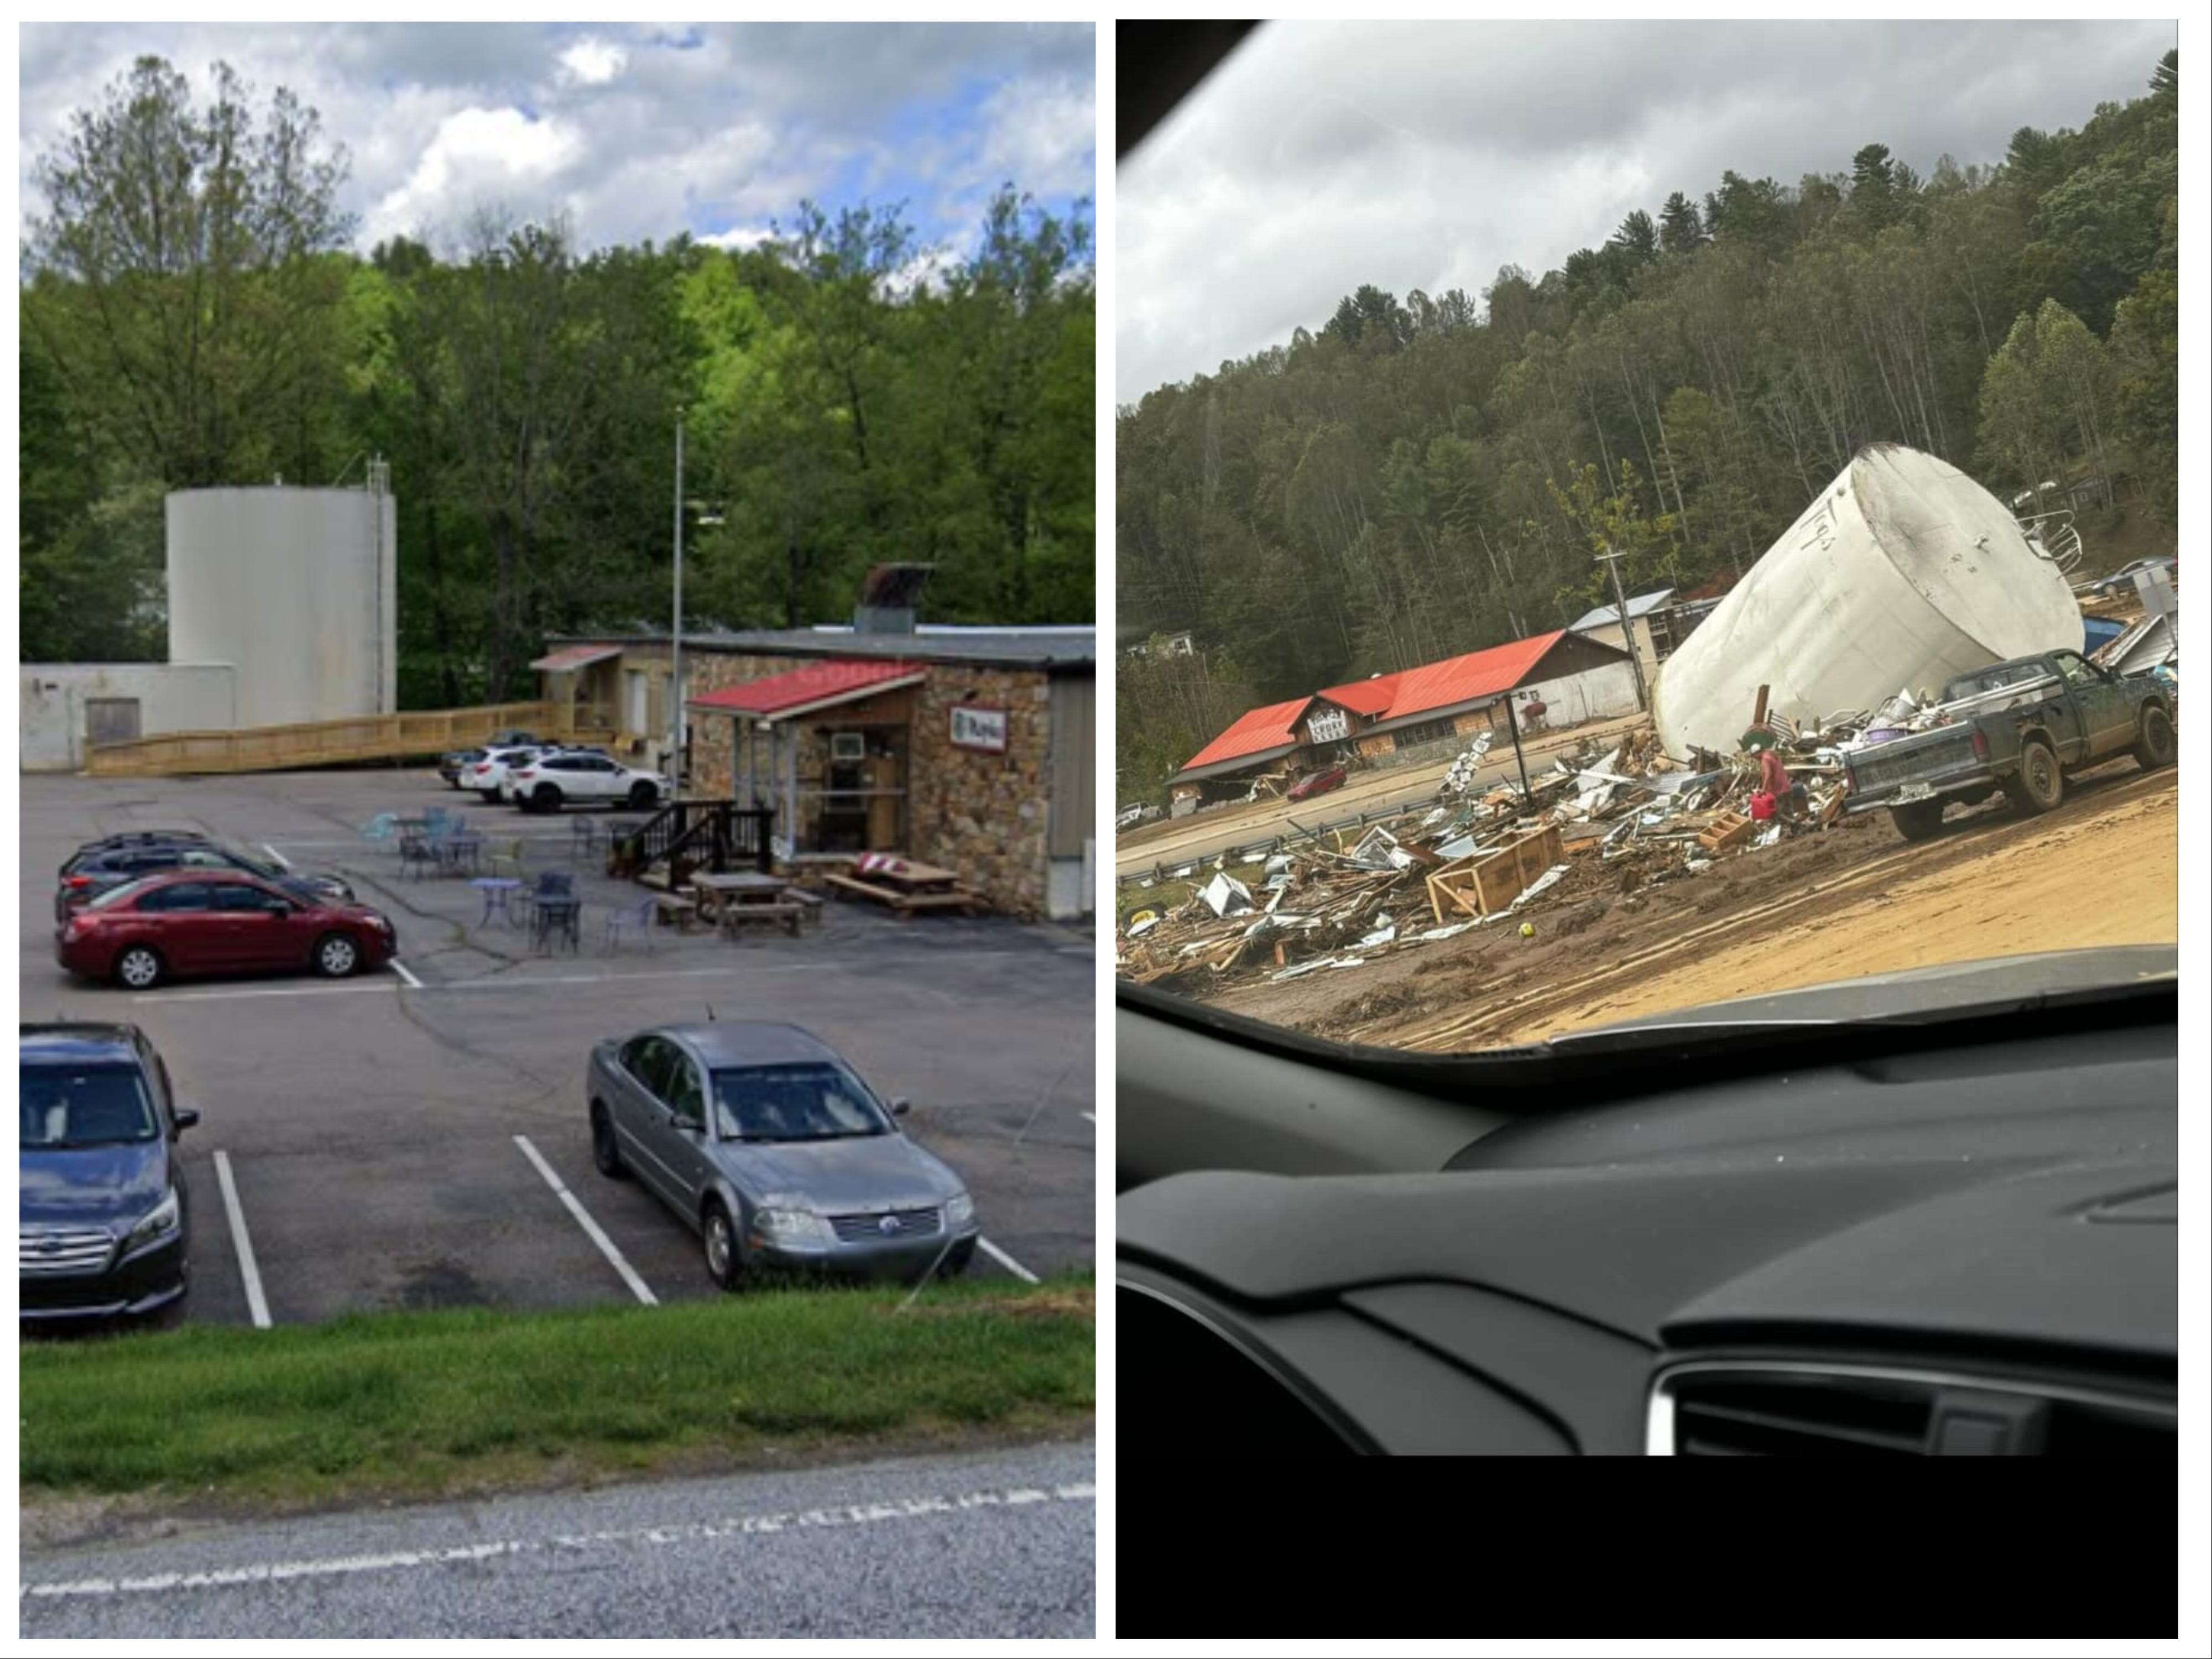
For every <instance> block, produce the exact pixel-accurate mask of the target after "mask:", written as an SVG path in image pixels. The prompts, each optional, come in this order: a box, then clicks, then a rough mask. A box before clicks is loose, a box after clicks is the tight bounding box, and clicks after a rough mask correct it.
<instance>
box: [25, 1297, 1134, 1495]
mask: <svg viewBox="0 0 2212 1659" xmlns="http://www.w3.org/2000/svg"><path fill="white" fill-rule="evenodd" d="M905 1295H906V1292H905V1291H904V1290H902V1289H899V1288H896V1287H883V1288H861V1289H852V1290H785V1291H763V1292H759V1293H755V1294H750V1295H744V1296H737V1297H720V1298H716V1299H714V1300H709V1301H700V1302H684V1303H678V1304H673V1305H670V1306H665V1307H659V1308H639V1307H626V1306H624V1307H613V1306H610V1307H602V1308H589V1309H578V1310H563V1311H560V1312H552V1313H513V1312H501V1311H492V1310H447V1311H441V1312H434V1313H414V1314H379V1315H370V1316H353V1317H349V1318H344V1319H340V1320H336V1321H333V1322H330V1323H328V1324H324V1325H315V1326H301V1327H295V1328H282V1327H280V1328H277V1329H275V1330H265V1331H256V1330H251V1329H245V1328H236V1327H228V1326H185V1327H183V1328H179V1329H176V1330H172V1331H161V1332H154V1333H148V1334H133V1335H126V1336H119V1337H115V1338H112V1339H107V1340H75V1341H61V1342H51V1341H38V1342H25V1343H22V1344H21V1346H20V1366H19V1372H20V1376H21V1419H22V1420H21V1436H20V1444H21V1489H22V1493H23V1496H24V1497H25V1498H35V1497H37V1496H40V1495H41V1494H46V1495H54V1496H60V1495H76V1494H88V1493H118V1492H131V1493H139V1494H146V1495H151V1496H155V1497H169V1498H182V1497H187V1496H189V1497H192V1498H205V1497H209V1496H214V1497H216V1498H224V1497H240V1498H245V1497H274V1498H305V1499H310V1500H317V1499H324V1498H337V1497H340V1496H345V1495H355V1494H358V1495H371V1494H374V1495H378V1496H396V1495H433V1494H435V1493H438V1492H447V1491H451V1490H454V1489H456V1488H459V1487H466V1486H474V1485H479V1484H483V1483H485V1482H489V1484H492V1485H504V1484H509V1483H510V1482H511V1481H513V1480H525V1481H526V1480H529V1479H530V1477H531V1473H532V1469H533V1468H536V1469H537V1470H538V1471H539V1472H540V1473H541V1476H542V1472H543V1471H544V1470H545V1469H547V1468H549V1467H551V1468H559V1469H561V1470H562V1471H564V1472H567V1473H569V1474H590V1473H593V1472H624V1471H643V1470H649V1469H652V1468H655V1467H656V1466H662V1465H665V1464H668V1463H670V1462H677V1461H680V1460H681V1459H682V1458H684V1456H686V1455H701V1454H704V1455H709V1456H711V1457H712V1458H713V1460H714V1461H715V1462H718V1463H720V1462H746V1461H749V1460H750V1458H752V1457H754V1456H757V1455H761V1454H763V1453H765V1452H769V1451H771V1450H773V1451H776V1452H792V1451H803V1450H804V1449H805V1448H806V1447H807V1446H808V1445H809V1444H811V1443H837V1444H840V1445H846V1444H851V1443H856V1442H857V1443H866V1441H869V1440H872V1439H884V1440H894V1439H902V1440H913V1439H915V1438H921V1437H928V1436H931V1435H933V1434H941V1433H945V1432H948V1431H951V1432H957V1431H975V1430H993V1429H996V1430H1024V1429H1036V1430H1039V1431H1050V1430H1054V1429H1059V1428H1068V1427H1075V1426H1079V1425H1083V1424H1085V1423H1086V1422H1087V1421H1088V1419H1089V1417H1090V1414H1091V1406H1092V1399H1093V1394H1092V1384H1093V1376H1094V1371H1093V1352H1092V1349H1093V1336H1094V1333H1093V1318H1092V1307H1093V1298H1092V1285H1091V1280H1090V1279H1088V1278H1083V1279H1058V1280H1048V1281H1047V1282H1046V1283H1045V1284H1043V1285H1035V1286H1030V1285H1012V1286H1009V1285H1004V1284H1000V1283H995V1282H992V1283H986V1282H961V1283H957V1284H953V1285H936V1286H932V1287H931V1288H930V1289H929V1290H928V1291H925V1292H924V1293H923V1295H922V1296H921V1298H920V1299H919V1300H918V1301H917V1302H915V1304H914V1305H913V1306H912V1307H911V1308H909V1309H908V1310H905V1311H904V1312H901V1311H899V1304H900V1303H901V1301H902V1299H903V1298H904V1297H905Z"/></svg>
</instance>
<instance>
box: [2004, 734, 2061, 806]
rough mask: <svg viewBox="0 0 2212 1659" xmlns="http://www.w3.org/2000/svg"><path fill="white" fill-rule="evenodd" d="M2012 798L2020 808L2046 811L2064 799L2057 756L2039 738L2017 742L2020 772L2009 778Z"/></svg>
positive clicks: (2048, 745)
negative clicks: (2011, 779) (2011, 785)
mask: <svg viewBox="0 0 2212 1659" xmlns="http://www.w3.org/2000/svg"><path fill="white" fill-rule="evenodd" d="M2011 794H2012V798H2013V800H2014V801H2015V803H2016V804H2017V805H2019V807H2020V809H2021V811H2023V812H2048V811H2050V810H2051V808H2052V807H2054V806H2056V805H2058V803H2059V802H2060V801H2061V800H2063V799H2065V795H2066V778H2065V775H2064V774H2063V773H2062V772H2060V771H2059V769H2058V757H2057V756H2056V755H2054V754H2052V753H2051V745H2050V744H2047V743H2045V742H2044V741H2043V739H2042V738H2029V739H2028V740H2027V742H2025V743H2023V744H2021V746H2020V774H2019V775H2018V776H2017V777H2015V779H2014V780H2013V787H2012V790H2011Z"/></svg>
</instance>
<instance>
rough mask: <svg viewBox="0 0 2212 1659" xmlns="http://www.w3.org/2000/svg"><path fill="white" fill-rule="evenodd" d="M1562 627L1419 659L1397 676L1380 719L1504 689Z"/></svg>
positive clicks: (1536, 660)
mask: <svg viewBox="0 0 2212 1659" xmlns="http://www.w3.org/2000/svg"><path fill="white" fill-rule="evenodd" d="M1565 633H1566V629H1563V628H1561V629H1553V631H1552V632H1550V633H1548V634H1539V635H1536V636H1535V638H1534V639H1529V640H1514V641H1510V642H1509V643H1507V644H1504V645H1493V646H1492V647H1490V649H1488V650H1487V651H1470V652H1468V653H1467V654H1466V655H1465V656H1463V657H1446V658H1445V659H1443V661H1442V662H1431V663H1424V664H1423V665H1421V666H1420V667H1419V668H1408V669H1407V670H1405V671H1403V672H1402V673H1401V674H1400V675H1399V676H1398V693H1397V696H1395V697H1393V698H1392V699H1391V700H1390V707H1389V709H1388V710H1387V711H1386V712H1385V713H1384V714H1383V719H1384V720H1402V719H1404V718H1405V717H1406V716H1407V715H1408V714H1425V713H1426V712H1427V711H1428V710H1430V709H1431V708H1451V707H1453V706H1454V705H1455V704H1457V703H1462V702H1473V701H1474V699H1475V698H1477V697H1487V696H1496V695H1497V694H1498V692H1500V691H1509V690H1512V689H1513V687H1515V686H1516V685H1518V684H1521V682H1522V680H1523V679H1525V678H1528V671H1529V670H1530V669H1532V668H1534V666H1535V665H1537V664H1538V663H1539V662H1541V660H1542V659H1543V656H1544V653H1546V652H1547V651H1549V650H1550V649H1551V648H1552V647H1553V646H1555V645H1557V644H1558V643H1559V641H1560V639H1561V638H1562V637H1564V636H1565Z"/></svg>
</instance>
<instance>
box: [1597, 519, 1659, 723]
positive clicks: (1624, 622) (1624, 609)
mask: <svg viewBox="0 0 2212 1659" xmlns="http://www.w3.org/2000/svg"><path fill="white" fill-rule="evenodd" d="M1624 557H1625V555H1623V554H1620V553H1616V552H1614V551H1613V548H1612V545H1611V544H1607V547H1606V550H1605V551H1604V552H1602V553H1601V554H1599V555H1598V556H1597V562H1599V563H1600V564H1601V565H1603V566H1604V567H1605V568H1607V570H1608V571H1610V572H1611V573H1612V574H1613V605H1614V607H1615V609H1614V611H1613V614H1614V615H1615V616H1616V617H1620V641H1621V643H1622V644H1623V645H1625V646H1626V647H1628V666H1629V669H1630V671H1632V672H1633V673H1634V674H1635V676H1636V706H1637V708H1639V709H1648V708H1650V707H1651V698H1650V694H1649V693H1648V692H1646V691H1645V690H1644V658H1643V656H1642V654H1641V653H1638V650H1637V649H1636V625H1635V624H1634V623H1632V622H1630V621H1629V620H1628V600H1627V599H1626V598H1625V597H1624V596H1623V595H1622V593H1621V591H1620V561H1621V560H1622V558H1624Z"/></svg>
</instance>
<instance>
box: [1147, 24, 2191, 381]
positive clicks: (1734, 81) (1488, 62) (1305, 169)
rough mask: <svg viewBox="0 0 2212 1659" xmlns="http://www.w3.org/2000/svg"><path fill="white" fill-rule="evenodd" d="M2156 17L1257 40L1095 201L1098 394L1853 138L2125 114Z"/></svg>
mask: <svg viewBox="0 0 2212 1659" xmlns="http://www.w3.org/2000/svg"><path fill="white" fill-rule="evenodd" d="M2175 44H2176V41H2175V31H2174V27H2173V25H2172V24H2171V23H2170V22H2169V23H2156V22H2153V23H2136V22H2125V23H2056V22H2046V23H1942V24H1913V23H1874V24H1836V23H1808V24H1786V23H1784V24H1757V23H1743V22H1724V23H1680V24H1666V23H1626V24H1624V23H1587V24H1583V23H1564V24H1506V23H1476V24H1443V23H1406V24H1392V23H1375V22H1360V23H1341V24H1340V23H1277V24H1271V25H1267V26H1266V27H1262V28H1261V29H1260V30H1259V31H1258V32H1257V33H1255V35H1254V36H1252V37H1251V38H1250V39H1249V40H1247V41H1246V43H1245V45H1244V46H1243V48H1241V49H1240V50H1239V51H1238V52H1237V53H1236V55H1235V56H1233V57H1232V58H1230V59H1229V61H1228V62H1226V63H1225V64H1223V65H1222V66H1221V68H1220V69H1218V70H1217V71H1216V72H1215V73H1214V75H1213V76H1212V78H1211V79H1209V80H1208V81H1206V82H1204V83H1203V84H1202V85H1201V86H1200V88H1199V89H1198V91H1197V92H1196V93H1195V94H1193V95H1192V96H1191V97H1190V98H1189V99H1188V100H1186V101H1185V103H1184V104H1183V106H1182V108H1181V109H1179V110H1177V111H1176V113H1175V114H1174V116H1172V117H1171V118H1170V119H1169V120H1168V121H1167V122H1164V123H1163V124H1162V125H1161V126H1160V127H1158V129H1157V130H1156V131H1154V132H1153V134H1152V137H1150V138H1149V139H1148V140H1147V141H1146V143H1145V145H1144V146H1143V148H1142V149H1139V151H1138V153H1137V154H1136V155H1133V157H1131V158H1130V159H1129V160H1128V161H1126V162H1125V163H1124V164H1123V165H1122V167H1121V172H1120V176H1119V179H1117V181H1116V186H1115V189H1116V195H1115V237H1116V244H1115V282H1116V289H1117V295H1118V298H1117V301H1116V304H1117V315H1116V318H1115V396H1116V397H1117V398H1119V399H1120V400H1121V401H1122V402H1124V403H1133V402H1134V401H1136V400H1137V399H1138V398H1140V397H1142V396H1143V394H1144V393H1145V392H1147V391H1150V390H1151V389H1152V388H1153V387H1155V386H1162V385H1164V384H1166V383H1168V382H1170V381H1174V380H1188V379H1189V378H1190V377H1191V376H1192V375H1193V374H1210V373H1212V371H1213V370H1215V369H1216V368H1218V367H1219V366H1220V364H1221V363H1222V362H1223V361H1225V359H1229V358H1234V357H1241V356H1248V355H1249V354H1250V353H1252V352H1254V351H1256V350H1260V349H1264V348H1266V347H1267V346H1270V345H1274V344H1279V343H1283V342H1285V341H1286V340H1288V339H1289V337H1290V335H1291V330H1292V329H1294V328H1297V327H1298V326H1300V325H1304V326H1306V327H1308V328H1318V327H1320V325H1322V323H1324V322H1326V321H1328V317H1329V313H1331V312H1333V311H1334V309H1335V308H1336V302H1337V300H1338V298H1339V297H1340V295H1345V294H1347V293H1349V292H1351V291H1352V289H1355V288H1357V287H1358V285H1359V284H1360V283H1374V284H1376V286H1377V287H1379V288H1383V289H1389V290H1391V291H1392V292H1394V293H1396V294H1398V295H1404V294H1405V293H1406V292H1407V290H1408V289H1416V288H1418V289H1425V291H1427V292H1428V293H1431V294H1437V293H1440V292H1442V291H1443V290H1444V289H1451V288H1455V287H1456V288H1462V289H1466V290H1467V291H1468V293H1469V294H1470V295H1474V294H1479V293H1480V291H1481V289H1484V288H1486V287H1487V286H1488V285H1489V284H1490V283H1491V282H1492V279H1493V278H1494V277H1495V276H1496V275H1497V273H1498V267H1499V266H1500V265H1504V264H1519V265H1522V266H1525V267H1527V268H1528V270H1529V271H1530V272H1531V273H1532V274H1535V275H1541V273H1542V272H1543V271H1545V270H1548V269H1551V268H1553V267H1555V266H1557V265H1558V264H1560V263H1561V262H1562V261H1563V260H1564V259H1565V258H1566V256H1567V255H1568V254H1570V253H1571V252H1574V251H1575V250H1576V249H1577V248H1578V247H1592V246H1597V245H1598V244H1600V243H1601V242H1603V241H1604V240H1605V239H1606V238H1607V236H1609V235H1611V234H1613V229H1614V228H1615V227H1616V226H1618V225H1619V224H1620V221H1621V220H1622V218H1623V217H1625V216H1626V215H1627V214H1628V213H1630V212H1631V211H1632V210H1635V209H1637V208H1639V207H1640V208H1643V209H1644V210H1647V211H1649V212H1651V213H1652V214H1654V215H1655V216H1656V213H1657V211H1658V209H1659V205H1660V204H1661V203H1662V202H1663V201H1665V200H1666V198H1667V195H1668V192H1669V191H1675V190H1680V191H1684V192H1685V193H1686V194H1687V195H1688V196H1690V197H1691V198H1692V200H1702V198H1703V197H1704V195H1705V192H1706V191H1709V190H1711V189H1713V188H1715V187H1716V186H1717V185H1718V184H1719V183H1720V176H1721V173H1722V170H1723V168H1728V167H1733V168H1735V170H1736V171H1737V172H1738V173H1744V174H1747V175H1748V176H1751V177H1753V178H1756V177H1758V176H1759V175H1761V174H1767V175H1771V176H1772V177H1774V178H1776V179H1780V180H1782V181H1783V182H1784V183H1785V184H1790V185H1794V184H1796V182H1797V180H1798V179H1800V178H1801V177H1802V176H1803V175H1804V174H1805V173H1815V172H1817V173H1838V172H1846V171H1848V170H1849V169H1850V158H1851V155H1852V153H1853V152H1854V151H1856V150H1857V149H1859V148H1860V146H1862V145H1863V144H1867V143H1876V142H1879V143H1885V144H1887V145H1888V146H1889V147H1890V149H1891V151H1892V152H1893V154H1895V155H1899V156H1900V157H1902V158H1903V159H1904V160H1905V161H1908V162H1910V163H1911V165H1912V166H1913V167H1916V168H1917V169H1918V170H1919V171H1920V172H1921V173H1923V175H1924V174H1925V173H1929V171H1930V170H1932V169H1933V167H1935V164H1936V158H1937V157H1938V156H1940V155H1943V154H1945V153H1946V152H1948V153H1949V154H1950V155H1954V156H1955V157H1956V158H1957V159H1958V161H1960V163H1961V164H1962V165H1963V164H1965V163H1967V162H1972V161H1985V162H1986V161H1996V160H1998V159H2000V158H2001V157H2002V155H2003V154H2004V149H2005V145H2006V143H2007V141H2008V139H2009V138H2010V137H2011V136H2012V134H2013V132H2014V131H2015V130H2016V129H2017V128H2019V127H2021V126H2023V125H2031V126H2039V127H2058V126H2077V127H2078V126H2080V125H2081V124H2082V123H2083V122H2084V121H2086V120H2087V118H2089V116H2090V114H2091V113H2092V112H2093V110H2094V109H2095V107H2096V106H2097V104H2098V102H2099V101H2100V100H2107V99H2113V100H2119V99H2127V98H2131V97H2134V96H2136V95H2137V94H2140V93H2142V92H2143V91H2144V90H2145V82H2148V79H2149V78H2150V72H2151V69H2152V67H2153V65H2154V64H2156V63H2157V61H2158V58H2159V57H2160V54H2161V53H2163V52H2166V51H2167V50H2169V49H2170V48H2172V46H2174V45H2175Z"/></svg>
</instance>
